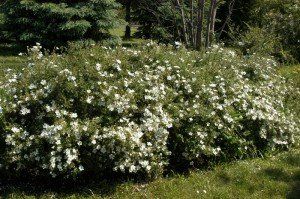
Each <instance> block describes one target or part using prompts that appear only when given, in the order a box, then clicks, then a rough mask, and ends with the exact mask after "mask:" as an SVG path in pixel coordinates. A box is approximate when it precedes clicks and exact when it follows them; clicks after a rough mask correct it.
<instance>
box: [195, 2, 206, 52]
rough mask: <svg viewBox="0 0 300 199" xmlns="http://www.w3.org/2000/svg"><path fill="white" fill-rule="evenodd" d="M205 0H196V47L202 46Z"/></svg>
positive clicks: (198, 48) (199, 48)
mask: <svg viewBox="0 0 300 199" xmlns="http://www.w3.org/2000/svg"><path fill="white" fill-rule="evenodd" d="M204 4H205V0H198V17H197V18H198V19H197V35H196V49H197V50H199V51H200V50H201V48H202V31H203V17H204Z"/></svg>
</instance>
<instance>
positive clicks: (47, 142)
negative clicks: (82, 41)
mask: <svg viewBox="0 0 300 199" xmlns="http://www.w3.org/2000/svg"><path fill="white" fill-rule="evenodd" d="M41 48H42V47H41V46H40V45H39V44H37V45H36V46H34V47H33V48H31V49H29V55H30V56H29V63H28V66H26V67H25V68H23V69H22V70H21V71H15V70H12V69H7V70H6V76H5V78H4V79H5V81H2V82H1V86H0V96H1V101H0V103H1V105H0V107H1V113H0V118H1V119H0V122H1V123H0V124H1V126H0V127H1V128H0V131H1V137H0V144H1V148H3V150H2V151H0V153H1V158H0V161H1V162H0V164H1V168H2V169H4V170H6V171H7V172H9V171H12V170H13V171H18V172H21V171H25V170H26V171H27V172H29V173H31V174H34V175H51V176H52V177H57V176H63V177H68V176H77V175H78V174H80V173H83V172H94V173H95V174H96V175H101V174H103V173H106V172H123V173H137V174H147V175H149V176H157V175H159V174H161V173H162V172H163V170H164V168H166V166H167V165H168V164H169V162H170V160H172V159H176V160H178V161H180V163H183V164H194V163H202V162H203V160H207V159H210V158H218V157H226V158H240V157H244V156H251V154H254V153H256V152H260V153H262V152H264V151H266V150H268V149H275V148H278V147H279V148H288V147H289V146H290V145H291V144H292V143H293V142H294V138H293V136H294V134H296V133H297V132H299V128H298V126H297V124H296V122H295V119H294V118H293V115H292V113H291V111H289V110H287V109H286V108H285V97H286V95H287V94H288V93H289V92H290V88H289V87H287V86H286V85H285V80H284V79H283V78H281V77H280V76H278V75H276V73H275V67H276V64H275V63H274V62H273V61H272V60H269V59H265V58H259V57H253V58H250V59H244V58H242V57H238V56H237V55H236V54H235V52H233V51H230V50H226V49H222V48H221V47H218V46H215V47H213V48H212V49H211V51H210V52H208V53H206V54H199V53H196V52H190V51H187V50H185V49H182V48H176V49H173V48H174V47H172V46H160V45H156V44H153V43H148V44H147V45H145V46H143V47H140V48H136V49H126V48H121V47H117V48H114V49H111V48H106V47H99V46H91V48H90V49H85V50H82V49H81V50H78V49H73V50H72V49H71V50H70V52H69V53H68V54H67V55H58V54H55V53H54V54H52V55H44V54H43V53H42V52H41Z"/></svg>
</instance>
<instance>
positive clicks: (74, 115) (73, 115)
mask: <svg viewBox="0 0 300 199" xmlns="http://www.w3.org/2000/svg"><path fill="white" fill-rule="evenodd" d="M70 117H71V118H77V117H78V115H77V113H72V114H71V115H70Z"/></svg>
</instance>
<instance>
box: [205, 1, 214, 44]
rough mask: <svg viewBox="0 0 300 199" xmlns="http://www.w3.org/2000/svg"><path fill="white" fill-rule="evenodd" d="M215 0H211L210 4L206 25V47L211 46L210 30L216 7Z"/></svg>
mask: <svg viewBox="0 0 300 199" xmlns="http://www.w3.org/2000/svg"><path fill="white" fill-rule="evenodd" d="M214 1H215V0H210V6H209V12H208V14H207V26H206V42H205V47H206V48H209V47H210V42H211V41H210V31H211V20H212V15H213V13H212V12H213V8H214Z"/></svg>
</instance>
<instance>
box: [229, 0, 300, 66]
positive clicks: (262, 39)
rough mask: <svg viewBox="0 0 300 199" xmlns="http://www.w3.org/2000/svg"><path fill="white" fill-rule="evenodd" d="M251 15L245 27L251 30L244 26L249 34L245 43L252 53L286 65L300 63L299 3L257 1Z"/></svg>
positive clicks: (292, 0) (275, 0)
mask: <svg viewBox="0 0 300 199" xmlns="http://www.w3.org/2000/svg"><path fill="white" fill-rule="evenodd" d="M248 13H249V17H248V19H247V20H245V21H244V22H243V23H244V24H248V25H250V28H245V27H247V26H246V25H244V26H243V27H244V30H246V31H245V32H244V33H242V35H244V36H242V37H243V38H242V41H243V42H244V43H246V44H247V43H248V44H250V48H249V51H250V52H251V51H255V52H256V53H261V54H271V55H274V56H275V57H276V58H278V59H279V60H280V61H282V62H295V61H298V62H299V60H300V54H299V52H300V48H299V46H300V26H299V24H300V1H299V0H291V1H281V0H259V1H258V0H257V1H253V2H252V3H251V10H249V11H248ZM234 19H235V16H234ZM233 24H235V21H233ZM235 25H236V24H235ZM248 27H249V26H248ZM237 34H239V33H237ZM243 39H244V40H243ZM245 47H247V45H246V46H243V48H245Z"/></svg>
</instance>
